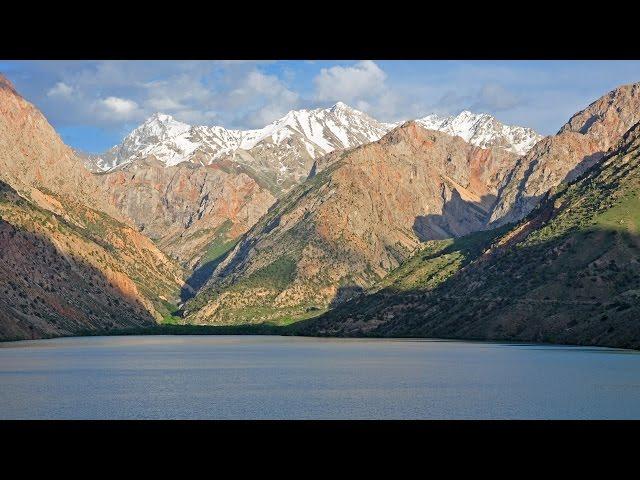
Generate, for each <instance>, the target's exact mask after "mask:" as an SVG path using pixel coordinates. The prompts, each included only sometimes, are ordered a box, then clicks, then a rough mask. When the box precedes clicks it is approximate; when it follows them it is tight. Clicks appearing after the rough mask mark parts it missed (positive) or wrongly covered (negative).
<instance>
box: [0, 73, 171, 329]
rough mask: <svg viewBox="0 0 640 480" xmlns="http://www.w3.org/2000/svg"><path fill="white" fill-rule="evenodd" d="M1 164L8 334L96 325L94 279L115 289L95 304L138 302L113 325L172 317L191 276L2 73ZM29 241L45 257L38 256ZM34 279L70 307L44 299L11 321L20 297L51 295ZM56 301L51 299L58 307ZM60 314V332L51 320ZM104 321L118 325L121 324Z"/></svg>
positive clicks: (0, 87)
mask: <svg viewBox="0 0 640 480" xmlns="http://www.w3.org/2000/svg"><path fill="white" fill-rule="evenodd" d="M0 167H1V168H0V181H2V185H3V192H4V194H3V197H2V202H1V210H0V216H1V217H2V234H3V237H2V239H3V240H2V241H3V257H2V264H3V273H2V279H1V280H0V282H2V283H4V284H6V283H7V282H9V283H10V284H11V285H12V288H11V291H12V292H13V293H12V296H11V297H5V301H6V302H7V303H6V304H5V306H4V308H3V325H5V327H6V328H5V327H3V331H4V332H5V334H6V335H9V334H11V335H23V336H27V337H31V336H32V335H36V336H41V335H50V334H61V333H69V332H71V331H78V330H80V329H81V328H87V329H91V328H97V326H98V324H99V323H100V320H99V319H100V318H101V317H100V315H98V314H96V315H94V316H92V315H91V314H90V312H89V311H88V310H86V309H85V307H89V306H90V305H91V301H90V299H91V295H89V297H85V296H84V295H85V293H86V292H87V291H90V290H91V289H89V287H87V283H89V284H90V282H93V284H94V285H100V286H102V285H103V284H104V283H105V282H106V283H107V284H111V286H109V287H108V288H107V289H105V293H104V295H105V296H104V297H100V298H99V299H98V297H96V302H97V305H96V308H98V306H99V304H100V303H101V302H103V301H104V302H107V304H108V300H111V303H112V304H116V303H115V300H116V299H117V300H118V301H119V302H124V304H125V305H126V304H130V305H132V306H131V308H130V309H128V310H126V311H125V310H117V309H116V310H112V311H111V313H113V314H114V315H116V316H117V314H120V313H122V315H123V316H122V319H119V320H116V321H115V322H113V325H114V326H122V325H123V324H125V323H126V324H141V323H148V322H150V321H154V319H160V318H161V315H162V314H163V313H167V312H166V308H165V307H164V303H163V302H164V301H165V300H167V301H172V300H174V301H175V300H176V299H177V295H178V293H179V290H180V287H181V285H182V276H183V272H182V270H181V269H180V268H179V266H178V265H177V264H175V263H174V262H172V261H171V260H170V259H168V258H167V257H166V255H164V254H163V253H162V252H160V250H158V248H157V247H156V246H155V245H154V244H153V243H152V242H151V241H150V240H149V239H147V238H146V237H144V236H142V235H141V234H140V233H138V232H137V231H136V230H135V229H134V228H133V226H132V225H130V224H128V223H127V221H126V219H125V218H124V217H123V216H122V215H120V214H119V213H118V212H117V210H116V209H115V208H113V207H112V206H110V205H109V202H108V201H107V199H106V198H105V197H104V196H103V195H102V194H101V192H100V188H99V185H98V184H97V183H96V182H95V177H94V175H93V174H91V173H90V172H88V171H87V170H86V169H85V168H84V167H83V165H82V161H81V160H80V159H79V158H78V157H76V156H75V155H74V153H73V152H72V151H71V149H70V148H69V147H67V146H66V145H64V143H63V142H62V141H61V139H60V138H59V137H58V135H57V134H56V133H55V131H54V130H53V128H52V127H51V125H49V123H48V122H47V121H46V119H45V118H44V117H43V116H42V114H41V113H40V112H39V111H38V110H37V109H36V108H35V107H34V106H33V105H31V104H30V103H29V102H27V101H26V100H24V99H23V98H22V97H21V96H20V95H19V94H18V93H17V92H16V91H15V89H14V87H13V86H12V85H11V84H10V83H9V82H8V80H6V79H5V78H4V77H0ZM7 192H8V193H7ZM29 245H31V246H32V247H33V248H34V249H36V252H39V253H41V255H33V253H29V250H28V247H29ZM52 269H53V270H59V271H60V275H59V276H56V277H55V279H50V280H51V282H49V283H47V282H48V281H44V277H46V276H47V275H51V274H53V275H54V276H55V275H56V274H54V273H53V271H52ZM65 272H66V273H65ZM32 275H36V276H40V277H42V279H43V285H49V287H52V288H56V291H61V292H64V294H65V297H64V299H60V298H59V299H58V300H57V301H58V302H62V303H60V304H59V305H58V307H59V308H58V307H56V306H55V305H54V304H53V303H51V302H49V303H47V302H48V301H45V303H40V304H35V306H34V305H31V307H29V308H28V309H27V310H26V311H25V310H23V311H22V313H23V314H24V315H26V316H24V315H23V316H22V317H21V316H19V315H17V314H16V315H13V316H12V313H11V312H14V313H15V308H16V305H14V304H12V301H11V300H12V299H14V296H13V295H14V294H15V295H18V296H19V297H21V298H26V299H30V300H32V299H33V298H35V297H34V295H38V296H39V297H41V298H44V296H43V295H44V293H43V292H42V291H41V290H38V288H44V287H43V286H40V287H36V286H34V285H33V284H32V283H33V282H32ZM47 278H48V277H47ZM65 279H66V281H67V283H65V284H64V285H63V282H64V280H65ZM49 293H51V292H49ZM72 296H78V297H81V300H78V301H77V302H79V303H78V304H77V305H76V307H77V309H76V310H73V309H71V308H66V307H65V306H64V305H65V304H64V302H66V301H68V298H71V297H72ZM57 297H58V295H48V296H47V298H50V299H54V300H51V301H55V298H57ZM7 298H8V300H7ZM69 301H71V300H69ZM73 302H76V301H75V300H73ZM132 302H133V303H132ZM60 305H61V306H60ZM116 305H117V304H116ZM127 308H128V307H127ZM53 311H55V312H57V315H58V316H57V317H55V318H56V319H57V321H58V325H57V326H56V325H53V324H51V323H49V320H51V319H52V318H53V317H50V316H48V315H49V314H50V313H51V312H53ZM97 311H100V309H99V308H98V310H96V312H97ZM25 312H26V313H25ZM36 313H39V314H40V315H41V316H40V317H38V316H37V315H36ZM67 314H68V317H65V315H67ZM43 318H44V320H43ZM52 321H53V320H52ZM7 322H8V323H7ZM12 322H18V324H19V325H18V324H15V325H14V324H13V323H12ZM105 322H107V323H106V325H104V326H111V322H112V320H111V319H108V318H105ZM7 325H13V326H10V327H7ZM31 327H32V328H31ZM11 332H13V333H11ZM20 332H21V333H20Z"/></svg>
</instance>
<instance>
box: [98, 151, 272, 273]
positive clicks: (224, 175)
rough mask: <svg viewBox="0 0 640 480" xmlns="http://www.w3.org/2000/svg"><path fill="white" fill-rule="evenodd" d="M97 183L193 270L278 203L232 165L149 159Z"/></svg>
mask: <svg viewBox="0 0 640 480" xmlns="http://www.w3.org/2000/svg"><path fill="white" fill-rule="evenodd" d="M96 180H97V181H98V182H100V184H101V187H102V189H103V191H104V194H105V196H106V197H107V198H108V199H109V202H110V203H111V204H112V205H113V206H115V207H116V208H117V209H118V210H119V211H120V212H122V213H123V214H124V215H126V216H127V217H129V218H131V219H132V220H133V221H134V223H135V225H136V226H137V227H138V228H139V229H140V231H142V232H143V233H144V234H145V235H146V236H148V237H149V238H151V239H153V240H154V241H156V242H157V244H158V246H159V247H160V248H161V249H162V250H163V251H165V252H167V253H168V254H169V255H171V256H172V257H173V258H176V259H178V260H179V261H181V262H182V263H183V264H185V265H186V266H188V267H191V268H192V267H194V266H195V265H196V264H197V262H198V260H200V259H201V258H202V257H203V255H206V253H207V249H208V248H210V247H211V246H212V244H214V245H215V244H217V243H222V244H224V243H226V242H233V241H234V240H235V239H236V238H238V237H239V236H240V235H242V234H243V233H245V232H246V231H247V230H248V229H249V228H250V227H251V226H252V225H253V224H254V223H256V221H257V220H258V219H259V218H260V217H261V216H262V215H263V214H264V213H266V211H267V209H268V208H269V206H271V205H272V204H273V203H274V202H275V197H274V196H273V195H272V194H271V193H270V192H269V190H268V189H267V188H266V187H265V186H264V185H260V184H258V182H256V181H255V180H254V179H253V178H252V177H251V176H249V175H247V173H245V172H244V171H242V169H239V167H238V166H237V165H234V164H229V163H228V162H217V163H215V164H212V165H209V166H196V165H195V164H192V163H187V162H184V163H181V164H179V165H176V166H173V167H165V166H164V165H163V164H162V163H160V162H158V161H157V160H156V159H155V158H153V157H150V158H147V159H145V160H140V161H136V162H134V163H131V164H127V165H124V166H122V167H120V168H117V169H116V170H114V171H112V172H109V173H105V174H97V175H96Z"/></svg>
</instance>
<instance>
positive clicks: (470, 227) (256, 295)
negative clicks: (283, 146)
mask: <svg viewBox="0 0 640 480" xmlns="http://www.w3.org/2000/svg"><path fill="white" fill-rule="evenodd" d="M333 157H334V158H333V162H332V163H331V164H330V165H329V166H327V167H326V168H324V169H323V170H322V171H321V172H320V173H318V174H317V175H315V176H314V177H313V178H311V179H309V180H308V181H307V182H305V183H303V184H302V185H301V186H299V187H296V188H295V189H294V190H293V191H292V192H291V193H290V194H289V195H287V196H286V197H284V198H283V199H281V200H280V201H279V202H278V203H277V204H276V205H275V206H274V207H272V208H271V209H270V210H269V212H268V213H267V215H266V216H264V217H263V218H262V219H261V220H260V221H259V222H258V223H257V224H256V226H254V227H253V228H252V229H251V230H250V231H249V233H248V234H247V235H246V236H245V238H243V240H242V241H241V242H240V243H239V244H238V245H237V246H236V248H235V249H234V250H233V252H232V253H231V254H230V255H229V256H228V257H227V258H226V259H225V261H224V262H223V263H221V264H220V265H219V266H218V268H217V269H216V271H215V272H214V275H213V278H212V279H211V281H210V282H209V283H208V285H207V287H206V288H204V289H203V290H202V291H201V292H200V293H199V295H198V296H197V297H196V298H195V299H194V300H193V301H191V302H190V303H189V304H188V305H187V309H186V313H187V321H189V322H194V323H209V322H211V323H244V322H260V321H265V320H273V319H275V318H280V317H282V316H283V315H299V314H304V313H305V311H306V310H309V309H314V308H325V307H327V306H328V305H329V304H330V303H331V302H333V303H339V302H340V301H342V300H344V299H345V298H348V297H349V296H350V295H352V294H353V293H354V292H357V291H359V290H361V289H362V288H366V287H368V286H370V285H372V284H373V283H374V282H375V281H377V280H379V279H380V278H381V277H382V276H384V275H385V274H386V273H387V272H388V271H389V270H391V269H392V268H394V267H396V266H397V265H398V264H399V263H400V262H401V261H403V260H404V259H406V258H407V257H408V256H409V255H410V254H411V252H412V251H413V250H414V249H415V248H416V247H417V246H418V245H419V244H420V242H421V241H422V240H426V239H433V238H447V237H450V236H458V235H463V234H465V233H468V232H471V231H475V230H478V229H481V228H483V227H484V225H485V223H486V220H487V218H488V213H489V211H490V210H491V207H492V205H493V201H494V199H495V195H496V193H497V187H498V185H499V184H500V182H501V181H502V180H503V178H504V175H506V173H507V172H508V171H510V169H511V168H512V167H513V165H514V163H515V161H516V156H515V155H514V154H511V153H508V152H505V151H502V150H492V149H481V148H478V147H473V146H471V145H470V144H468V143H466V142H465V141H464V140H462V139H461V138H460V137H452V136H449V135H447V134H444V133H441V132H435V131H429V130H425V129H423V128H422V127H420V126H419V125H418V124H416V123H415V122H408V123H406V124H404V125H402V126H401V127H398V128H397V129H395V130H394V131H392V132H390V133H389V134H387V135H386V136H385V137H383V138H382V139H381V140H380V141H378V142H374V143H370V144H367V145H363V146H360V147H357V148H355V149H353V150H349V151H346V152H340V153H337V154H333Z"/></svg>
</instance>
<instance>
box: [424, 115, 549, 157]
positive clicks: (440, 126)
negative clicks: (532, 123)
mask: <svg viewBox="0 0 640 480" xmlns="http://www.w3.org/2000/svg"><path fill="white" fill-rule="evenodd" d="M416 122H418V123H419V124H420V125H421V126H423V127H424V128H426V129H429V130H438V131H440V132H444V133H448V134H449V135H458V136H460V137H462V138H463V139H464V140H465V141H467V142H469V143H470V144H472V145H475V146H477V147H482V148H489V147H496V148H504V149H505V150H508V151H510V152H513V153H516V154H518V155H524V154H526V153H527V152H528V151H529V150H531V148H532V147H533V146H534V145H535V144H536V143H537V142H539V141H540V140H542V138H543V137H542V135H540V134H539V133H537V132H536V131H534V130H533V129H531V128H525V127H519V126H514V125H504V124H502V123H500V122H499V121H498V120H496V119H495V118H494V117H492V116H491V115H488V114H486V113H481V114H476V113H471V112H469V111H468V110H464V111H462V112H460V113H459V114H458V115H456V116H450V117H440V116H438V115H435V114H432V115H427V116H426V117H424V118H420V119H418V120H416Z"/></svg>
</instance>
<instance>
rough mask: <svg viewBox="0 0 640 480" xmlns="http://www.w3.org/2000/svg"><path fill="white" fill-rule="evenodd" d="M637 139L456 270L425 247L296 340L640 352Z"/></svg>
mask: <svg viewBox="0 0 640 480" xmlns="http://www.w3.org/2000/svg"><path fill="white" fill-rule="evenodd" d="M639 131H640V127H637V126H636V127H635V128H634V129H632V130H631V131H630V132H629V133H628V134H627V135H626V136H625V139H624V140H623V142H622V143H621V146H620V147H619V149H618V150H617V151H616V152H615V153H614V154H612V155H611V156H610V157H609V158H608V159H607V160H606V161H605V162H604V163H602V164H601V165H598V166H596V167H595V168H593V169H592V170H590V171H589V172H587V173H586V174H585V175H583V176H582V177H581V178H580V179H578V180H577V181H575V182H574V183H572V184H570V185H563V186H561V187H560V188H561V190H560V191H557V192H555V194H554V195H553V196H551V197H550V198H549V199H547V200H546V201H544V202H543V203H542V204H541V205H540V206H539V207H538V208H537V209H536V210H535V211H534V212H532V214H530V215H529V217H527V219H525V220H524V221H523V222H521V223H520V224H519V225H517V226H516V227H514V228H512V229H511V230H509V231H508V232H507V233H505V234H504V235H501V236H499V237H498V238H497V239H496V240H494V241H492V243H493V245H492V247H491V248H490V249H489V250H488V251H486V252H485V253H483V254H480V250H481V249H479V250H478V249H476V250H475V252H470V253H471V256H474V255H475V256H476V258H475V259H474V260H473V261H472V262H470V263H468V265H466V266H465V265H464V263H465V262H464V261H460V254H456V253H455V250H454V251H452V250H451V248H452V245H454V244H452V245H450V246H448V247H445V248H441V249H440V250H438V248H439V247H438V246H432V247H431V250H427V251H426V252H421V253H420V254H418V255H417V256H415V257H414V258H412V259H411V260H409V261H408V262H407V263H405V264H404V265H402V266H401V267H400V268H399V269H398V270H396V271H395V272H393V273H392V274H391V275H390V276H389V277H388V278H387V279H385V280H384V281H383V283H382V284H381V285H380V289H378V290H377V291H376V292H375V293H372V294H371V295H369V296H367V297H364V298H362V299H359V300H357V301H353V302H350V303H349V304H347V305H345V306H344V307H342V308H339V309H337V310H335V311H333V312H330V313H329V314H327V315H325V316H323V317H321V318H319V319H317V320H314V321H309V322H306V323H305V324H304V325H301V326H300V330H299V331H300V332H301V333H316V334H325V335H327V334H337V335H363V334H365V335H384V336H433V337H447V338H476V339H495V340H498V339H499V340H523V341H541V342H563V343H576V344H592V345H609V346H620V347H631V348H640V261H639V260H640V140H639V138H638V137H640V133H639ZM447 249H449V250H447ZM466 258H467V259H468V257H466Z"/></svg>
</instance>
